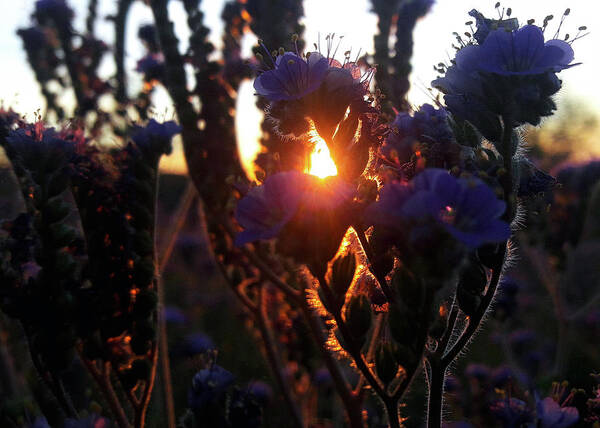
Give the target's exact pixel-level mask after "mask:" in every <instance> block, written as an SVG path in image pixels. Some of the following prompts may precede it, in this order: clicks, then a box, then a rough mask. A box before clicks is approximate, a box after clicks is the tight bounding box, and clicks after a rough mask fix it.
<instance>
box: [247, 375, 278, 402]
mask: <svg viewBox="0 0 600 428" xmlns="http://www.w3.org/2000/svg"><path fill="white" fill-rule="evenodd" d="M248 393H250V394H251V395H252V396H253V397H254V398H255V399H256V400H257V401H258V402H259V403H261V404H263V405H264V404H267V403H268V402H269V400H270V399H271V397H272V396H273V389H272V388H271V387H270V386H269V385H268V384H267V383H265V382H263V381H260V380H255V381H253V382H251V383H250V384H249V385H248Z"/></svg>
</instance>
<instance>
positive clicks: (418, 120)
mask: <svg viewBox="0 0 600 428" xmlns="http://www.w3.org/2000/svg"><path fill="white" fill-rule="evenodd" d="M391 128H392V130H391V132H390V133H389V134H388V136H387V138H386V140H385V142H384V144H383V146H382V147H381V154H382V156H384V157H385V158H387V159H389V160H392V161H393V162H395V163H400V164H403V163H406V162H409V161H410V159H411V156H412V154H413V152H414V149H415V144H416V143H425V144H429V145H434V144H436V143H441V144H443V145H446V144H447V143H451V142H452V141H453V140H454V138H453V134H452V130H451V129H450V125H449V124H448V112H447V111H446V109H445V108H440V109H436V108H435V107H433V106H432V105H430V104H423V105H422V106H421V108H420V109H419V110H418V111H417V112H415V113H414V115H412V116H411V115H410V114H409V113H405V112H402V113H399V114H398V115H397V116H396V118H395V120H394V122H393V123H392V125H391Z"/></svg>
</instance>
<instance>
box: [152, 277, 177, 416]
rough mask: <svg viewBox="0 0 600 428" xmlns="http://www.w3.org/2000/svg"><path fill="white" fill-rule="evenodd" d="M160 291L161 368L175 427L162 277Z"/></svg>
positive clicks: (165, 393)
mask: <svg viewBox="0 0 600 428" xmlns="http://www.w3.org/2000/svg"><path fill="white" fill-rule="evenodd" d="M156 283H157V289H158V290H157V292H158V332H159V333H158V334H159V337H158V350H159V356H160V369H161V373H160V374H161V379H162V382H161V383H162V387H163V395H164V397H165V407H166V409H165V410H166V412H167V426H168V427H169V428H175V425H176V421H175V402H174V401H173V381H172V379H171V364H170V361H169V341H168V335H167V322H166V320H165V293H164V288H163V282H162V279H161V278H158V279H157V281H156Z"/></svg>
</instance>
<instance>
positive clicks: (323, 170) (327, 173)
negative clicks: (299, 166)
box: [305, 124, 338, 178]
mask: <svg viewBox="0 0 600 428" xmlns="http://www.w3.org/2000/svg"><path fill="white" fill-rule="evenodd" d="M308 135H309V142H310V143H312V144H314V148H313V151H312V153H311V154H310V158H309V163H308V167H307V168H306V170H305V172H306V173H308V174H311V175H314V176H317V177H319V178H325V177H331V176H333V175H337V173H338V171H337V167H336V166H335V163H334V162H333V159H331V155H330V153H329V148H328V147H327V143H326V142H325V140H324V139H323V138H322V137H321V136H320V135H319V133H318V132H317V130H316V129H315V126H314V124H313V125H312V126H311V129H310V131H309V133H308Z"/></svg>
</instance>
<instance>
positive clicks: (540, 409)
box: [536, 397, 579, 428]
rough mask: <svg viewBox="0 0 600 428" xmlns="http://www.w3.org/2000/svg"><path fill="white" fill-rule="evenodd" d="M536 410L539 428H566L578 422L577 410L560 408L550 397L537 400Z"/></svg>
mask: <svg viewBox="0 0 600 428" xmlns="http://www.w3.org/2000/svg"><path fill="white" fill-rule="evenodd" d="M536 409H537V418H538V425H537V426H538V427H540V428H567V427H570V426H572V425H574V424H575V423H577V421H578V420H579V412H578V411H577V408H575V407H561V406H560V405H559V404H558V403H557V402H556V401H554V400H553V399H552V398H551V397H546V398H544V399H543V400H539V401H538V402H537V404H536Z"/></svg>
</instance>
